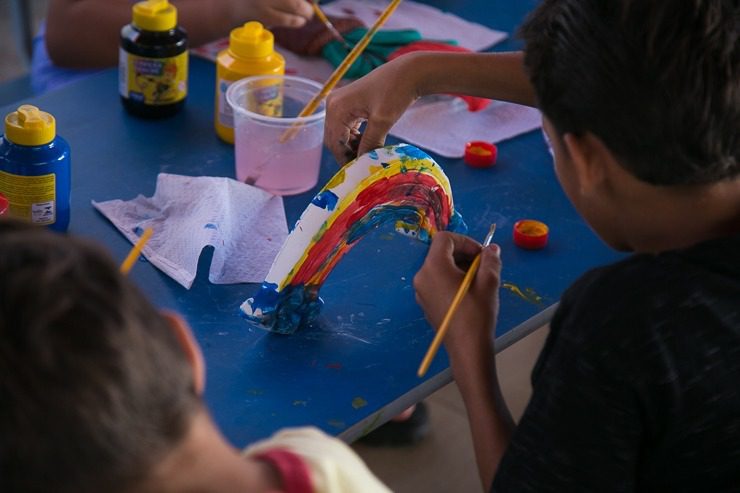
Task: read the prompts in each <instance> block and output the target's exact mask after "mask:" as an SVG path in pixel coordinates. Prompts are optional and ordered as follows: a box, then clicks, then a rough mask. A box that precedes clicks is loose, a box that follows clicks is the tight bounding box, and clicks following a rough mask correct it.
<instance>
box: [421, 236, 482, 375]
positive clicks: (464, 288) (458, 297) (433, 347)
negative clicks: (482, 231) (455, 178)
mask: <svg viewBox="0 0 740 493" xmlns="http://www.w3.org/2000/svg"><path fill="white" fill-rule="evenodd" d="M495 232H496V223H493V224H491V229H489V230H488V234H487V235H486V239H485V240H483V248H485V247H487V246H488V245H490V244H491V240H493V233H495ZM479 266H480V253H479V254H478V255H476V256H475V259H473V263H472V264H470V268H469V269H468V272H467V273H466V274H465V277H464V278H463V280H462V283H460V287H459V288H458V289H457V293H456V294H455V297H454V298H453V299H452V303H451V304H450V308H448V309H447V313H446V314H445V316H444V318H443V319H442V323H441V324H440V325H439V329H437V334H436V335H435V336H434V339H433V340H432V343H431V344H430V345H429V349H428V350H427V354H426V355H425V356H424V359H423V360H422V361H421V365H419V370H418V371H417V372H416V374H417V375H418V376H419V377H423V376H424V375H425V374H426V372H427V370H428V369H429V365H430V364H432V360H433V359H434V356H435V355H436V354H437V351H438V350H439V345H440V344H441V343H442V339H444V336H445V334H446V333H447V329H449V328H450V322H452V317H453V316H454V315H455V312H457V309H458V308H459V307H460V304H461V303H462V300H463V298H464V297H465V294H466V293H467V292H468V289H470V285H471V284H472V283H473V278H474V277H475V273H476V272H477V271H478V267H479Z"/></svg>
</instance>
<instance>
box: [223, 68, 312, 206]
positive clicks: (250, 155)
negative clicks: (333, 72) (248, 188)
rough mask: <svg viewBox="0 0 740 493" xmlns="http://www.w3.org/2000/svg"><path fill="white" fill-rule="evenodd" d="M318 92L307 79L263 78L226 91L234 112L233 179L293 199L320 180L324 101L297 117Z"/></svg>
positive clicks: (246, 81) (267, 76) (273, 76)
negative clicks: (234, 167)
mask: <svg viewBox="0 0 740 493" xmlns="http://www.w3.org/2000/svg"><path fill="white" fill-rule="evenodd" d="M320 90H321V85H320V84H319V83H317V82H314V81H312V80H309V79H304V78H302V77H294V76H290V75H284V76H282V75H281V76H277V75H264V76H257V77H247V78H245V79H241V80H239V81H237V82H235V83H233V84H231V86H230V87H229V89H228V90H227V91H226V100H227V101H228V103H229V105H230V106H231V108H232V110H233V111H234V148H235V151H236V178H237V180H239V181H242V182H245V183H247V184H249V185H255V186H257V187H260V188H262V189H264V190H267V191H268V192H270V193H273V194H275V195H294V194H298V193H301V192H305V191H306V190H310V189H311V188H313V187H314V186H315V185H316V183H317V182H318V179H319V168H320V167H321V151H322V146H323V141H324V118H325V116H326V110H325V102H323V101H322V102H321V104H320V105H319V107H318V108H317V110H316V111H315V112H314V113H313V114H312V115H309V116H306V117H298V114H299V113H300V112H301V110H302V109H303V108H304V107H305V106H306V104H307V103H308V102H309V101H310V100H311V98H313V96H314V95H316V94H317V93H318V92H319V91H320Z"/></svg>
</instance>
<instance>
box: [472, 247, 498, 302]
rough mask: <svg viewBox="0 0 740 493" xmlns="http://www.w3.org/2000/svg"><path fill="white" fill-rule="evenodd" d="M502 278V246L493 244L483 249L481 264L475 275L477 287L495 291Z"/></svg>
mask: <svg viewBox="0 0 740 493" xmlns="http://www.w3.org/2000/svg"><path fill="white" fill-rule="evenodd" d="M500 279H501V248H500V247H499V246H498V245H496V244H491V245H489V246H487V247H485V248H483V250H482V251H481V257H480V266H479V267H478V272H477V274H476V276H475V288H476V290H478V289H481V290H485V291H490V292H495V290H496V289H498V286H499V282H500Z"/></svg>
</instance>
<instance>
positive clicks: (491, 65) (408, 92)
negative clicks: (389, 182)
mask: <svg viewBox="0 0 740 493" xmlns="http://www.w3.org/2000/svg"><path fill="white" fill-rule="evenodd" d="M523 63H524V62H523V55H522V53H521V52H514V53H438V52H421V53H410V54H407V55H404V56H402V57H399V58H397V59H395V60H393V61H391V62H389V63H386V64H385V65H383V66H381V67H378V68H377V69H375V70H373V71H372V72H371V73H369V74H368V75H366V76H365V77H363V78H361V79H358V80H357V81H355V82H353V83H352V84H349V85H348V86H346V87H343V88H340V89H335V90H334V91H332V93H331V94H330V95H329V99H328V101H327V120H326V131H325V142H326V145H327V146H328V147H329V149H330V150H331V151H332V152H333V153H334V156H335V157H336V159H337V161H338V162H339V163H340V164H343V163H344V162H345V161H346V160H347V159H346V158H347V155H346V154H347V150H348V144H349V139H350V135H351V133H352V131H353V130H356V129H357V128H358V127H359V126H360V123H361V122H362V121H363V120H367V122H368V123H367V128H366V129H365V132H364V134H363V136H362V140H361V142H360V145H359V149H358V154H363V153H365V152H367V151H370V150H372V149H375V148H376V147H380V146H382V145H383V143H384V142H385V137H386V135H387V134H388V131H389V130H390V129H391V127H392V126H393V124H394V123H395V122H396V121H397V120H398V119H399V118H400V117H401V115H403V112H404V111H406V109H407V108H408V107H409V106H410V105H411V104H412V103H413V102H414V101H416V99H417V98H419V97H421V96H425V95H428V94H438V93H458V94H467V95H470V96H479V97H485V98H491V99H497V100H501V101H511V102H514V103H519V104H526V105H529V106H534V105H535V96H534V90H533V88H532V86H531V84H530V82H529V79H528V78H527V75H526V73H525V72H524V64H523Z"/></svg>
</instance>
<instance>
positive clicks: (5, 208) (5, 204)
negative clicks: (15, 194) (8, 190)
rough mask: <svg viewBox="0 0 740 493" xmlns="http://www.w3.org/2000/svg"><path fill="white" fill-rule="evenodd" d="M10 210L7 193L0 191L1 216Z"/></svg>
mask: <svg viewBox="0 0 740 493" xmlns="http://www.w3.org/2000/svg"><path fill="white" fill-rule="evenodd" d="M7 212H8V199H6V198H5V195H3V194H1V193H0V216H4V215H5V214H6V213H7Z"/></svg>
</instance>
